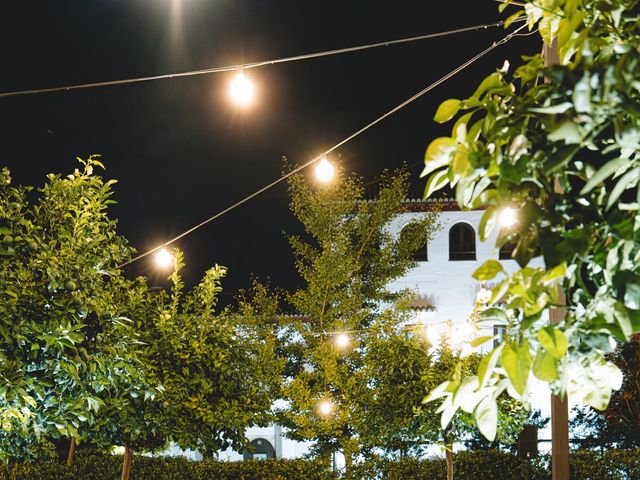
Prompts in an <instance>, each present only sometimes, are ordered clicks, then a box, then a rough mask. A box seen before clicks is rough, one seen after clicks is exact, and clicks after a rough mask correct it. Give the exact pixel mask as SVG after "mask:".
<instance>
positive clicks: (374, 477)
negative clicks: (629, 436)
mask: <svg viewBox="0 0 640 480" xmlns="http://www.w3.org/2000/svg"><path fill="white" fill-rule="evenodd" d="M454 457H455V458H454V465H455V478H456V480H503V479H507V478H508V479H509V480H550V479H551V473H550V458H549V456H541V457H540V458H538V459H536V460H533V461H531V462H527V461H526V460H522V459H520V458H518V457H517V456H515V455H513V454H511V453H506V452H499V451H493V450H475V451H466V452H459V453H457V454H455V455H454ZM570 464H571V478H575V479H580V480H630V479H640V450H611V451H608V452H604V453H600V452H594V451H573V452H571V459H570ZM121 468H122V457H118V456H108V455H107V456H105V455H98V454H94V453H84V454H81V455H78V459H77V462H76V464H75V465H74V466H73V467H71V468H68V467H67V466H66V465H64V464H58V463H52V462H42V463H13V464H10V465H5V466H3V467H0V480H117V479H118V478H120V469H121ZM446 471H447V469H446V465H445V462H444V460H443V459H440V458H430V459H417V458H404V459H402V460H389V459H383V458H371V459H368V460H367V461H366V462H363V463H361V464H358V465H355V466H354V468H353V470H352V471H351V474H350V475H349V480H413V479H416V480H417V479H428V480H445V479H446ZM131 477H132V479H133V480H301V479H304V480H337V479H338V476H337V475H336V474H334V473H333V472H331V470H330V468H329V465H328V464H327V463H326V462H321V461H319V460H263V461H255V460H254V461H245V462H220V461H215V460H204V461H201V462H193V461H190V460H187V459H184V458H166V457H143V456H137V457H134V461H133V469H132V474H131ZM345 480H346V479H345Z"/></svg>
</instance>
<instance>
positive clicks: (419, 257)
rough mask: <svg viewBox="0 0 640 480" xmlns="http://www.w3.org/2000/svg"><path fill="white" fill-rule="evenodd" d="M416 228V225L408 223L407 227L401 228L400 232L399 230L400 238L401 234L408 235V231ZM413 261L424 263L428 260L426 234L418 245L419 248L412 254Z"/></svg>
mask: <svg viewBox="0 0 640 480" xmlns="http://www.w3.org/2000/svg"><path fill="white" fill-rule="evenodd" d="M416 226H417V225H415V224H411V223H409V224H408V225H405V226H404V227H402V230H400V237H402V235H403V234H405V233H408V232H409V230H410V229H412V228H414V227H416ZM413 260H415V261H416V262H426V261H428V260H429V245H428V241H427V235H426V233H425V235H424V242H423V243H422V244H421V245H420V248H418V249H417V250H416V251H415V252H414V253H413Z"/></svg>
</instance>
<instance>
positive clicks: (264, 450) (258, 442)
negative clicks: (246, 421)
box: [244, 438, 276, 460]
mask: <svg viewBox="0 0 640 480" xmlns="http://www.w3.org/2000/svg"><path fill="white" fill-rule="evenodd" d="M270 458H276V450H275V449H274V448H273V445H271V442H269V441H268V440H265V439H264V438H256V439H254V440H252V441H251V446H250V447H249V448H248V449H247V450H245V452H244V459H245V460H269V459H270Z"/></svg>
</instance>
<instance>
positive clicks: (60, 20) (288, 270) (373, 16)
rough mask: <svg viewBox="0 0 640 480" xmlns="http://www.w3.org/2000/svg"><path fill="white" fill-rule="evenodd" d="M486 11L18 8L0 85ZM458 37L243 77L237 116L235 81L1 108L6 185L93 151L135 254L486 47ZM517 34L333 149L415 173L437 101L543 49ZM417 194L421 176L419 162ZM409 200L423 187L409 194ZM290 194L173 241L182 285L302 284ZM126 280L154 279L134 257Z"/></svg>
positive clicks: (348, 35) (374, 37)
mask: <svg viewBox="0 0 640 480" xmlns="http://www.w3.org/2000/svg"><path fill="white" fill-rule="evenodd" d="M499 19H500V15H499V13H498V9H497V4H496V3H495V2H494V1H491V0H460V1H457V2H456V1H448V2H447V1H445V2H434V1H428V0H422V1H410V2H407V1H400V0H397V1H393V2H372V1H359V0H358V1H356V0H350V1H347V0H342V1H333V0H325V1H321V2H310V1H301V0H297V1H295V0H271V1H264V0H263V1H259V0H82V1H77V0H73V1H72V0H21V1H19V2H9V3H7V5H4V6H3V14H2V16H1V18H0V58H1V61H2V75H1V76H0V91H2V92H5V91H11V90H22V89H30V88H37V87H49V86H58V85H63V84H70V83H84V82H93V81H100V80H109V79H119V78H126V77H136V76H147V75H155V74H162V73H171V72H176V71H182V70H192V69H199V68H207V67H212V66H219V65H227V64H238V63H246V62H252V61H257V60H264V59H270V58H278V57H283V56H290V55H296V54H300V53H307V52H313V51H318V50H327V49H334V48H340V47H345V46H351V45H358V44H363V43H370V42H378V41H384V40H390V39H395V38H402V37H408V36H413V35H420V34H424V33H431V32H437V31H442V30H448V29H452V28H458V27H463V26H469V25H474V24H479V23H490V22H494V21H497V20H499ZM502 36H504V32H503V31H502V30H501V29H498V28H494V29H489V30H487V31H479V32H474V33H464V34H460V35H457V36H453V37H446V38H442V39H436V40H427V41H422V42H418V43H414V44H408V45H403V46H393V47H387V48H382V49H378V50H370V51H366V52H360V53H351V54H346V55H343V56H338V57H328V58H320V59H313V60H307V61H302V62H294V63H290V64H281V65H274V66H268V67H262V68H259V69H253V70H250V71H249V72H248V73H249V74H250V76H251V78H252V80H253V81H254V83H255V85H256V88H257V89H258V99H257V104H256V105H255V106H254V107H253V108H251V109H250V110H249V111H247V112H241V111H239V110H238V109H237V108H236V107H234V106H233V105H231V104H230V103H229V101H228V100H227V97H226V90H227V88H228V83H229V81H230V79H231V75H229V74H215V75H207V76H199V77H191V78H179V79H171V80H162V81H157V82H150V83H143V84H136V85H125V86H117V87H108V88H102V89H95V90H85V91H76V92H70V93H56V94H45V95H36V96H29V97H15V98H4V99H0V112H2V114H1V116H0V122H1V130H0V131H1V132H2V133H1V137H0V138H1V141H2V158H1V160H0V165H5V166H8V167H9V168H10V169H11V171H12V174H13V176H14V180H15V181H16V182H17V183H23V184H30V185H38V186H39V185H41V184H42V183H43V181H44V176H45V174H46V173H49V172H60V173H68V172H70V171H72V170H73V169H74V168H75V167H76V161H75V158H76V156H81V157H86V156H88V155H89V154H92V153H100V154H102V155H103V160H104V162H105V164H106V166H107V169H108V170H107V173H106V175H107V176H108V177H110V178H116V179H118V180H119V183H118V185H117V191H116V200H117V201H118V202H119V203H118V204H117V205H116V206H115V207H114V208H113V210H112V214H113V216H115V217H116V218H118V219H119V228H120V232H121V233H122V234H124V235H125V236H126V237H127V238H128V239H129V241H130V242H131V243H132V245H133V246H135V247H136V248H137V249H138V250H141V251H143V250H147V249H149V248H151V247H154V246H156V245H157V244H159V243H162V241H163V240H165V239H168V238H171V237H173V236H175V235H177V234H178V233H180V232H181V231H183V230H185V229H187V228H189V227H190V226H192V225H193V224H195V223H198V222H200V221H201V220H203V219H204V218H206V217H208V216H210V215H212V214H213V213H215V212H217V211H219V210H221V209H222V208H224V207H226V206H228V205H229V204H231V203H234V202H235V201H237V200H239V199H240V198H242V197H243V196H245V195H246V194H248V193H251V192H253V191H254V190H256V189H257V188H259V187H261V186H262V185H264V184H266V183H268V182H270V181H272V180H273V179H275V178H277V177H278V176H279V174H280V172H281V170H282V162H281V157H282V156H287V157H289V159H290V160H291V162H293V163H302V162H305V161H307V160H309V159H310V158H312V157H313V156H314V155H317V154H318V153H320V152H322V151H323V150H325V149H326V148H328V147H330V146H332V145H333V144H335V143H337V142H338V141H340V140H341V139H342V138H344V137H346V136H348V135H349V134H351V133H352V132H353V131H355V130H357V129H359V128H360V127H362V126H363V125H364V124H366V123H368V122H369V121H371V120H373V119H374V118H376V117H377V116H379V115H380V114H382V113H384V112H385V111H387V110H389V109H390V108H392V107H394V106H395V105H397V104H398V103H400V102H402V101H403V100H405V99H406V98H408V97H410V96H411V95H413V94H414V93H416V92H417V91H419V90H421V89H422V88H424V87H425V86H426V85H427V84H429V83H431V82H433V81H434V80H436V79H437V78H439V77H441V76H442V75H443V74H445V73H447V72H448V71H449V70H451V69H453V68H454V67H456V66H458V65H459V64H461V63H462V62H464V61H465V60H467V59H468V58H469V57H471V56H472V55H474V54H475V53H477V52H479V51H481V50H482V49H484V48H485V47H486V46H488V45H489V44H490V43H491V42H493V41H494V40H497V39H499V38H501V37H502ZM539 47H540V45H539V43H538V39H537V38H536V37H535V36H532V37H526V38H516V39H514V40H513V41H512V42H511V43H509V44H508V45H507V46H503V47H500V48H498V49H497V50H494V52H492V53H491V54H490V55H489V56H487V57H486V58H485V59H483V60H482V61H481V62H479V63H478V64H476V65H474V66H473V67H471V68H469V69H467V70H465V71H464V72H463V73H461V74H460V75H459V76H458V77H456V78H454V79H452V80H450V81H448V82H447V83H446V84H445V85H442V86H440V87H438V88H437V89H436V90H434V91H433V92H432V93H430V94H428V95H427V96H425V97H424V98H422V99H420V100H418V101H416V102H415V103H414V104H412V105H410V106H409V107H407V108H406V109H404V110H402V111H401V112H398V113H396V114H395V115H394V116H393V117H391V118H389V119H387V120H385V121H384V122H383V123H382V124H380V125H378V126H376V127H375V128H373V129H372V130H370V131H369V132H367V133H365V134H364V135H362V136H361V137H359V138H358V139H357V140H355V141H353V142H351V143H349V144H347V145H345V146H344V147H342V148H340V150H339V151H338V152H337V153H339V155H340V156H341V158H342V160H343V162H344V163H345V166H346V168H347V169H348V170H350V171H354V172H357V173H358V174H360V175H361V176H363V177H364V178H365V179H371V178H374V177H375V176H376V175H377V174H378V173H379V172H380V171H381V170H382V169H383V168H386V167H390V168H392V167H397V166H400V165H401V164H403V163H405V164H415V163H416V162H419V161H420V160H421V159H422V157H423V154H424V150H425V148H426V146H427V144H428V143H429V141H430V139H433V138H435V137H436V136H438V135H440V134H442V133H444V132H446V131H448V129H449V128H450V127H449V126H446V127H440V126H438V125H436V124H434V123H433V122H432V120H431V119H432V117H433V114H434V112H435V109H436V107H437V105H438V104H439V103H440V102H441V101H442V100H445V99H446V98H450V97H459V98H460V97H464V96H465V95H468V94H470V93H471V92H472V91H473V89H474V88H475V86H476V85H477V83H478V82H479V81H480V80H481V79H482V78H484V76H485V75H487V74H489V73H491V72H492V71H493V70H494V69H496V68H499V67H500V66H501V65H502V63H503V61H504V60H505V58H510V59H511V60H512V65H513V63H514V61H515V60H516V59H517V58H518V56H519V55H521V54H532V53H535V52H536V51H538V50H539ZM412 171H413V172H414V183H415V184H416V187H418V186H422V181H421V180H419V179H418V178H417V175H418V173H419V171H420V167H419V166H415V167H414V168H413V169H412ZM416 191H417V190H416ZM299 229H300V227H299V226H298V225H297V224H296V221H295V219H294V218H293V217H292V215H291V214H290V212H289V210H288V199H287V194H286V186H285V185H284V184H283V185H280V186H279V187H277V188H274V189H272V190H271V191H269V192H267V193H265V194H263V195H262V196H260V197H258V198H257V199H254V200H252V201H251V202H250V203H247V204H245V205H244V206H242V207H240V208H238V209H236V210H234V211H233V212H232V213H230V214H228V215H227V216H225V217H224V218H221V219H220V220H217V221H215V222H213V223H211V224H209V225H207V226H206V227H204V228H203V229H201V230H199V231H197V232H196V233H194V234H192V235H191V236H189V237H187V238H186V239H185V240H183V241H180V242H179V244H178V245H179V246H180V247H181V248H182V249H184V251H185V257H186V261H187V263H188V266H187V269H186V270H185V274H186V277H187V280H188V281H190V282H192V281H194V280H195V279H197V278H198V277H199V276H200V275H201V274H202V272H203V271H204V269H205V268H207V267H208V266H210V265H212V264H214V263H219V264H222V265H226V266H227V267H228V268H229V276H228V279H227V281H226V282H225V284H224V287H225V289H226V291H227V292H233V291H235V290H236V289H238V288H241V287H245V286H247V285H248V284H249V281H250V275H251V273H255V274H257V275H258V276H260V277H267V276H268V277H271V279H272V281H273V283H275V284H277V285H282V286H285V287H291V286H293V285H295V284H296V282H297V278H296V276H295V273H294V269H293V262H292V256H291V252H290V249H289V246H288V243H287V241H286V240H285V238H284V236H283V231H287V232H297V231H299ZM129 272H130V273H131V274H136V273H143V274H145V275H150V276H151V275H152V274H153V269H152V268H151V266H150V263H149V262H147V261H146V260H142V261H140V262H139V263H138V264H136V266H135V267H133V268H129Z"/></svg>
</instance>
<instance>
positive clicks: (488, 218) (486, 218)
mask: <svg viewBox="0 0 640 480" xmlns="http://www.w3.org/2000/svg"><path fill="white" fill-rule="evenodd" d="M497 219H498V208H497V207H496V206H494V205H492V206H490V207H489V208H487V209H486V210H485V211H484V213H483V214H482V218H481V219H480V224H479V225H478V235H479V236H480V240H481V241H483V242H484V241H485V240H486V239H487V238H488V237H489V236H490V235H491V232H492V231H493V227H494V226H495V224H496V220H497Z"/></svg>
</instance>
